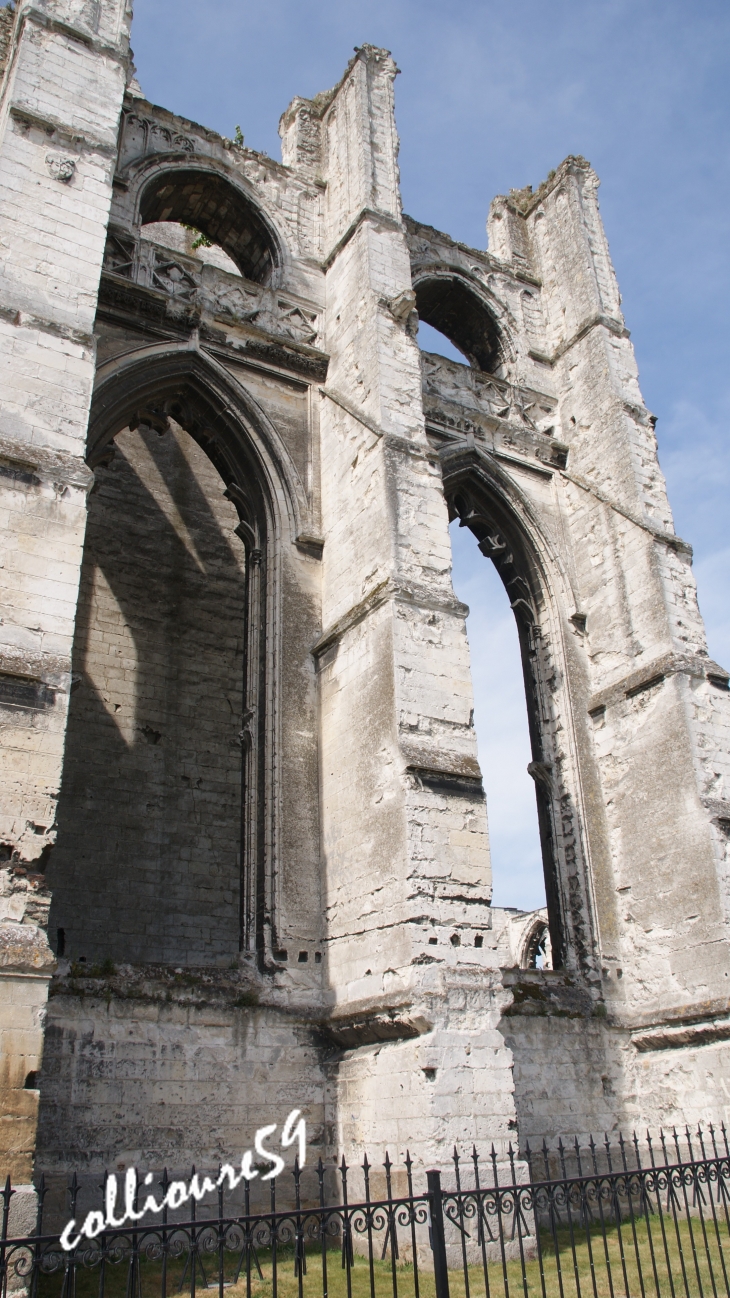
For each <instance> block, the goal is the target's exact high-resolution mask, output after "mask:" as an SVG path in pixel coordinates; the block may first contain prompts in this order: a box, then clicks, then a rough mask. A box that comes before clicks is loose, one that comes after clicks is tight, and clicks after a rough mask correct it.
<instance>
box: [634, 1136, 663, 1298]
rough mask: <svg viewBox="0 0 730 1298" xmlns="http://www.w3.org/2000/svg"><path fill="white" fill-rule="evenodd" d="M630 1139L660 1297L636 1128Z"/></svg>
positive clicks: (650, 1254) (653, 1269) (655, 1283)
mask: <svg viewBox="0 0 730 1298" xmlns="http://www.w3.org/2000/svg"><path fill="white" fill-rule="evenodd" d="M632 1140H633V1144H634V1157H635V1159H636V1168H637V1176H638V1177H639V1189H640V1199H639V1203H640V1206H641V1211H642V1212H643V1214H644V1222H645V1225H646V1238H647V1240H648V1242H649V1256H650V1257H651V1269H652V1274H653V1276H654V1288H655V1290H656V1295H657V1298H661V1288H660V1285H659V1272H658V1270H657V1264H656V1256H655V1254H654V1239H653V1236H652V1233H651V1220H650V1217H649V1198H648V1195H647V1193H646V1181H645V1179H644V1169H643V1168H642V1166H641V1151H640V1149H639V1138H638V1136H637V1134H636V1129H634V1132H633V1135H632Z"/></svg>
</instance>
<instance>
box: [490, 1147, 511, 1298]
mask: <svg viewBox="0 0 730 1298" xmlns="http://www.w3.org/2000/svg"><path fill="white" fill-rule="evenodd" d="M489 1157H490V1159H491V1160H492V1180H493V1181H494V1200H495V1203H496V1205H497V1225H498V1226H499V1250H500V1253H501V1255H502V1283H503V1284H504V1295H505V1298H509V1274H508V1272H507V1250H506V1248H505V1243H504V1222H503V1220H502V1214H503V1210H504V1205H503V1203H502V1192H501V1190H500V1188H499V1170H498V1168H497V1151H496V1149H495V1148H494V1145H492V1148H491V1151H490V1154H489Z"/></svg>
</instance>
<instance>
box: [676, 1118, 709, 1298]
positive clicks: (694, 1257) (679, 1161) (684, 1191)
mask: <svg viewBox="0 0 730 1298" xmlns="http://www.w3.org/2000/svg"><path fill="white" fill-rule="evenodd" d="M672 1136H673V1139H674V1149H675V1153H676V1156H677V1164H678V1167H679V1173H678V1175H679V1180H680V1183H681V1186H682V1198H683V1199H684V1213H685V1217H686V1218H687V1225H688V1227H689V1239H690V1243H691V1245H692V1261H693V1262H694V1264H695V1275H696V1276H697V1288H698V1289H699V1291H700V1298H704V1292H703V1289H702V1276H701V1275H700V1265H699V1260H698V1257H697V1245H696V1244H695V1233H694V1230H693V1229H692V1213H691V1210H690V1206H689V1199H688V1197H687V1177H686V1173H685V1171H684V1168H683V1167H682V1155H681V1152H680V1148H679V1137H678V1135H677V1128H676V1127H673V1128H672Z"/></svg>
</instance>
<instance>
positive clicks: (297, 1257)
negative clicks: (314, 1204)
mask: <svg viewBox="0 0 730 1298" xmlns="http://www.w3.org/2000/svg"><path fill="white" fill-rule="evenodd" d="M301 1175H302V1172H301V1168H300V1166H299V1157H298V1156H297V1157H296V1158H295V1159H294V1202H295V1212H296V1216H295V1222H296V1227H295V1231H294V1274H295V1276H296V1277H297V1279H298V1281H299V1298H302V1295H303V1293H304V1277H305V1275H306V1273H307V1255H306V1253H305V1251H304V1225H303V1222H302V1195H301V1186H300V1180H301Z"/></svg>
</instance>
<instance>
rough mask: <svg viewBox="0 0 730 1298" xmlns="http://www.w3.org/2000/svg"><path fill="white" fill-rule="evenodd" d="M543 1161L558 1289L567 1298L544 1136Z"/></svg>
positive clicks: (562, 1296)
mask: <svg viewBox="0 0 730 1298" xmlns="http://www.w3.org/2000/svg"><path fill="white" fill-rule="evenodd" d="M542 1162H543V1167H544V1169H545V1181H546V1182H547V1183H548V1190H547V1193H548V1203H549V1206H550V1234H551V1235H552V1237H553V1248H554V1249H555V1269H556V1272H557V1276H558V1290H559V1292H560V1298H565V1288H564V1285H563V1267H562V1262H561V1259H560V1240H559V1239H558V1222H559V1220H560V1217H559V1214H558V1212H557V1209H556V1207H555V1186H554V1184H551V1181H552V1178H551V1176H550V1158H549V1155H548V1147H547V1143H546V1141H545V1138H544V1137H543V1142H542ZM611 1298H613V1294H611Z"/></svg>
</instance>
